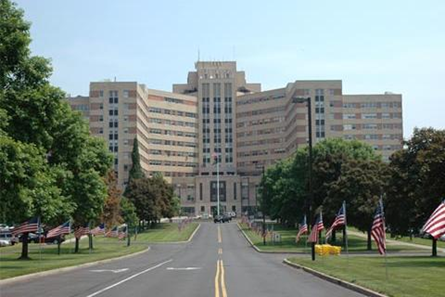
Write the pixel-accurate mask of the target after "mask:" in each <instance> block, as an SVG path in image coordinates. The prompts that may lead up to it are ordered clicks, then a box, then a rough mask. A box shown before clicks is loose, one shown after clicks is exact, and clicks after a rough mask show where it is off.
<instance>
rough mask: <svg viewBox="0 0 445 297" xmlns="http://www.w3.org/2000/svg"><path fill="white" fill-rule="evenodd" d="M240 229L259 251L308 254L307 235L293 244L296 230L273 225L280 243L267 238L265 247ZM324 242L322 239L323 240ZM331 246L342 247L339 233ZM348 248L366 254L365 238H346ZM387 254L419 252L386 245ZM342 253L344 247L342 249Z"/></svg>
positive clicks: (402, 246)
mask: <svg viewBox="0 0 445 297" xmlns="http://www.w3.org/2000/svg"><path fill="white" fill-rule="evenodd" d="M241 228H242V229H243V231H244V232H245V233H246V235H247V236H248V237H249V238H250V240H251V241H252V242H253V244H254V245H255V246H257V247H258V248H259V249H261V250H263V251H266V252H300V253H303V252H307V253H308V252H309V246H308V247H307V248H306V244H305V242H306V240H307V235H304V236H302V237H301V238H300V241H299V242H298V243H295V236H296V234H297V230H296V229H294V228H285V227H282V226H280V225H274V231H275V232H278V233H280V234H281V243H275V244H273V243H272V242H271V241H270V238H269V237H268V238H267V240H266V246H264V245H263V238H262V237H261V236H259V235H258V234H256V233H255V232H254V231H252V230H250V229H248V228H247V226H246V225H242V224H241ZM323 242H324V239H323ZM330 244H332V245H338V246H343V239H342V235H341V233H339V232H338V233H337V240H336V242H334V243H332V242H330ZM348 247H349V251H351V252H366V251H367V241H366V238H362V237H359V236H353V235H349V236H348ZM387 248H388V251H389V252H412V251H419V249H417V248H414V247H409V246H404V245H388V246H387ZM372 249H373V250H374V251H376V250H377V247H376V245H375V243H374V241H373V242H372ZM342 250H343V252H344V247H343V249H342Z"/></svg>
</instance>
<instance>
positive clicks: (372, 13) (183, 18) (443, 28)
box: [16, 0, 445, 137]
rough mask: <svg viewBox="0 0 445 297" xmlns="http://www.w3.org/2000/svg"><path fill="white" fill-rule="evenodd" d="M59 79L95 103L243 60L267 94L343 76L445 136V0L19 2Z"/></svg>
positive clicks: (167, 86) (350, 89)
mask: <svg viewBox="0 0 445 297" xmlns="http://www.w3.org/2000/svg"><path fill="white" fill-rule="evenodd" d="M16 3H17V4H18V6H19V7H20V8H23V9H24V11H25V18H26V19H27V20H28V21H30V22H31V23H32V27H31V36H32V39H33V42H32V44H31V49H32V52H33V54H34V55H40V56H44V57H47V58H50V59H51V61H52V65H53V68H54V72H53V76H52V77H51V82H52V83H53V84H54V85H56V86H58V87H60V88H61V89H63V90H64V91H65V92H67V93H68V94H70V95H72V96H75V95H87V94H88V89H89V83H90V82H91V81H101V80H104V79H112V80H113V79H114V78H116V79H117V80H118V81H137V82H139V83H144V84H146V85H147V86H148V87H149V88H153V89H161V90H165V91H171V90H172V84H174V83H185V82H186V79H187V73H188V72H189V71H193V70H194V63H195V62H196V61H197V60H198V53H199V58H200V60H201V61H203V60H210V61H222V60H235V61H237V66H238V70H243V71H245V72H246V76H247V80H248V82H254V83H262V88H263V90H267V89H274V88H280V87H283V86H285V85H286V84H287V83H289V82H293V81H295V80H299V79H300V80H309V79H341V80H342V81H343V93H344V94H382V93H384V92H385V91H390V92H393V93H399V94H402V96H403V117H404V136H405V137H409V136H410V135H411V134H412V131H413V129H414V127H434V128H436V129H445V115H444V113H445V97H444V94H445V93H444V91H443V89H442V88H443V86H444V85H445V17H443V16H444V15H445V1H442V0H437V1H433V0H425V1H414V0H404V1H399V0H392V1H387V0H386V1H381V0H374V1H357V0H350V1H346V0H336V1H332V0H325V1H322V0H319V1H300V0H291V1H283V0H275V1H259V0H256V1H247V0H246V1H243V0H237V1H236V0H224V1H211V0H207V1H204V0H199V1H198V0H188V1H180V0H176V1H168V0H162V1H161V0H157V1H154V0H145V1H142V0H125V1H123V0H121V1H118V0H94V1H91V0H76V1H72V0H71V1H60V0H39V1H35V0H18V1H16Z"/></svg>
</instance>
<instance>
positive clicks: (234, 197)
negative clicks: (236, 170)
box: [233, 183, 236, 200]
mask: <svg viewBox="0 0 445 297" xmlns="http://www.w3.org/2000/svg"><path fill="white" fill-rule="evenodd" d="M233 200H236V183H233Z"/></svg>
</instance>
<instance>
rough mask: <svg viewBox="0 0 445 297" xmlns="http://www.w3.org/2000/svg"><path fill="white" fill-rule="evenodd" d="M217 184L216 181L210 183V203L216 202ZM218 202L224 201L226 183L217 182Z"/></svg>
mask: <svg viewBox="0 0 445 297" xmlns="http://www.w3.org/2000/svg"><path fill="white" fill-rule="evenodd" d="M217 185H218V183H217V182H216V181H211V182H210V201H212V202H216V201H217V194H218V189H217ZM219 201H226V182H225V181H220V182H219Z"/></svg>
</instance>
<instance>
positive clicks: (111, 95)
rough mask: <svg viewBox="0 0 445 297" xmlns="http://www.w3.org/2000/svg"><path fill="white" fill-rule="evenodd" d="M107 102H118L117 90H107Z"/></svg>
mask: <svg viewBox="0 0 445 297" xmlns="http://www.w3.org/2000/svg"><path fill="white" fill-rule="evenodd" d="M108 102H109V103H110V104H118V103H119V98H118V92H117V91H110V92H109V97H108Z"/></svg>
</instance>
